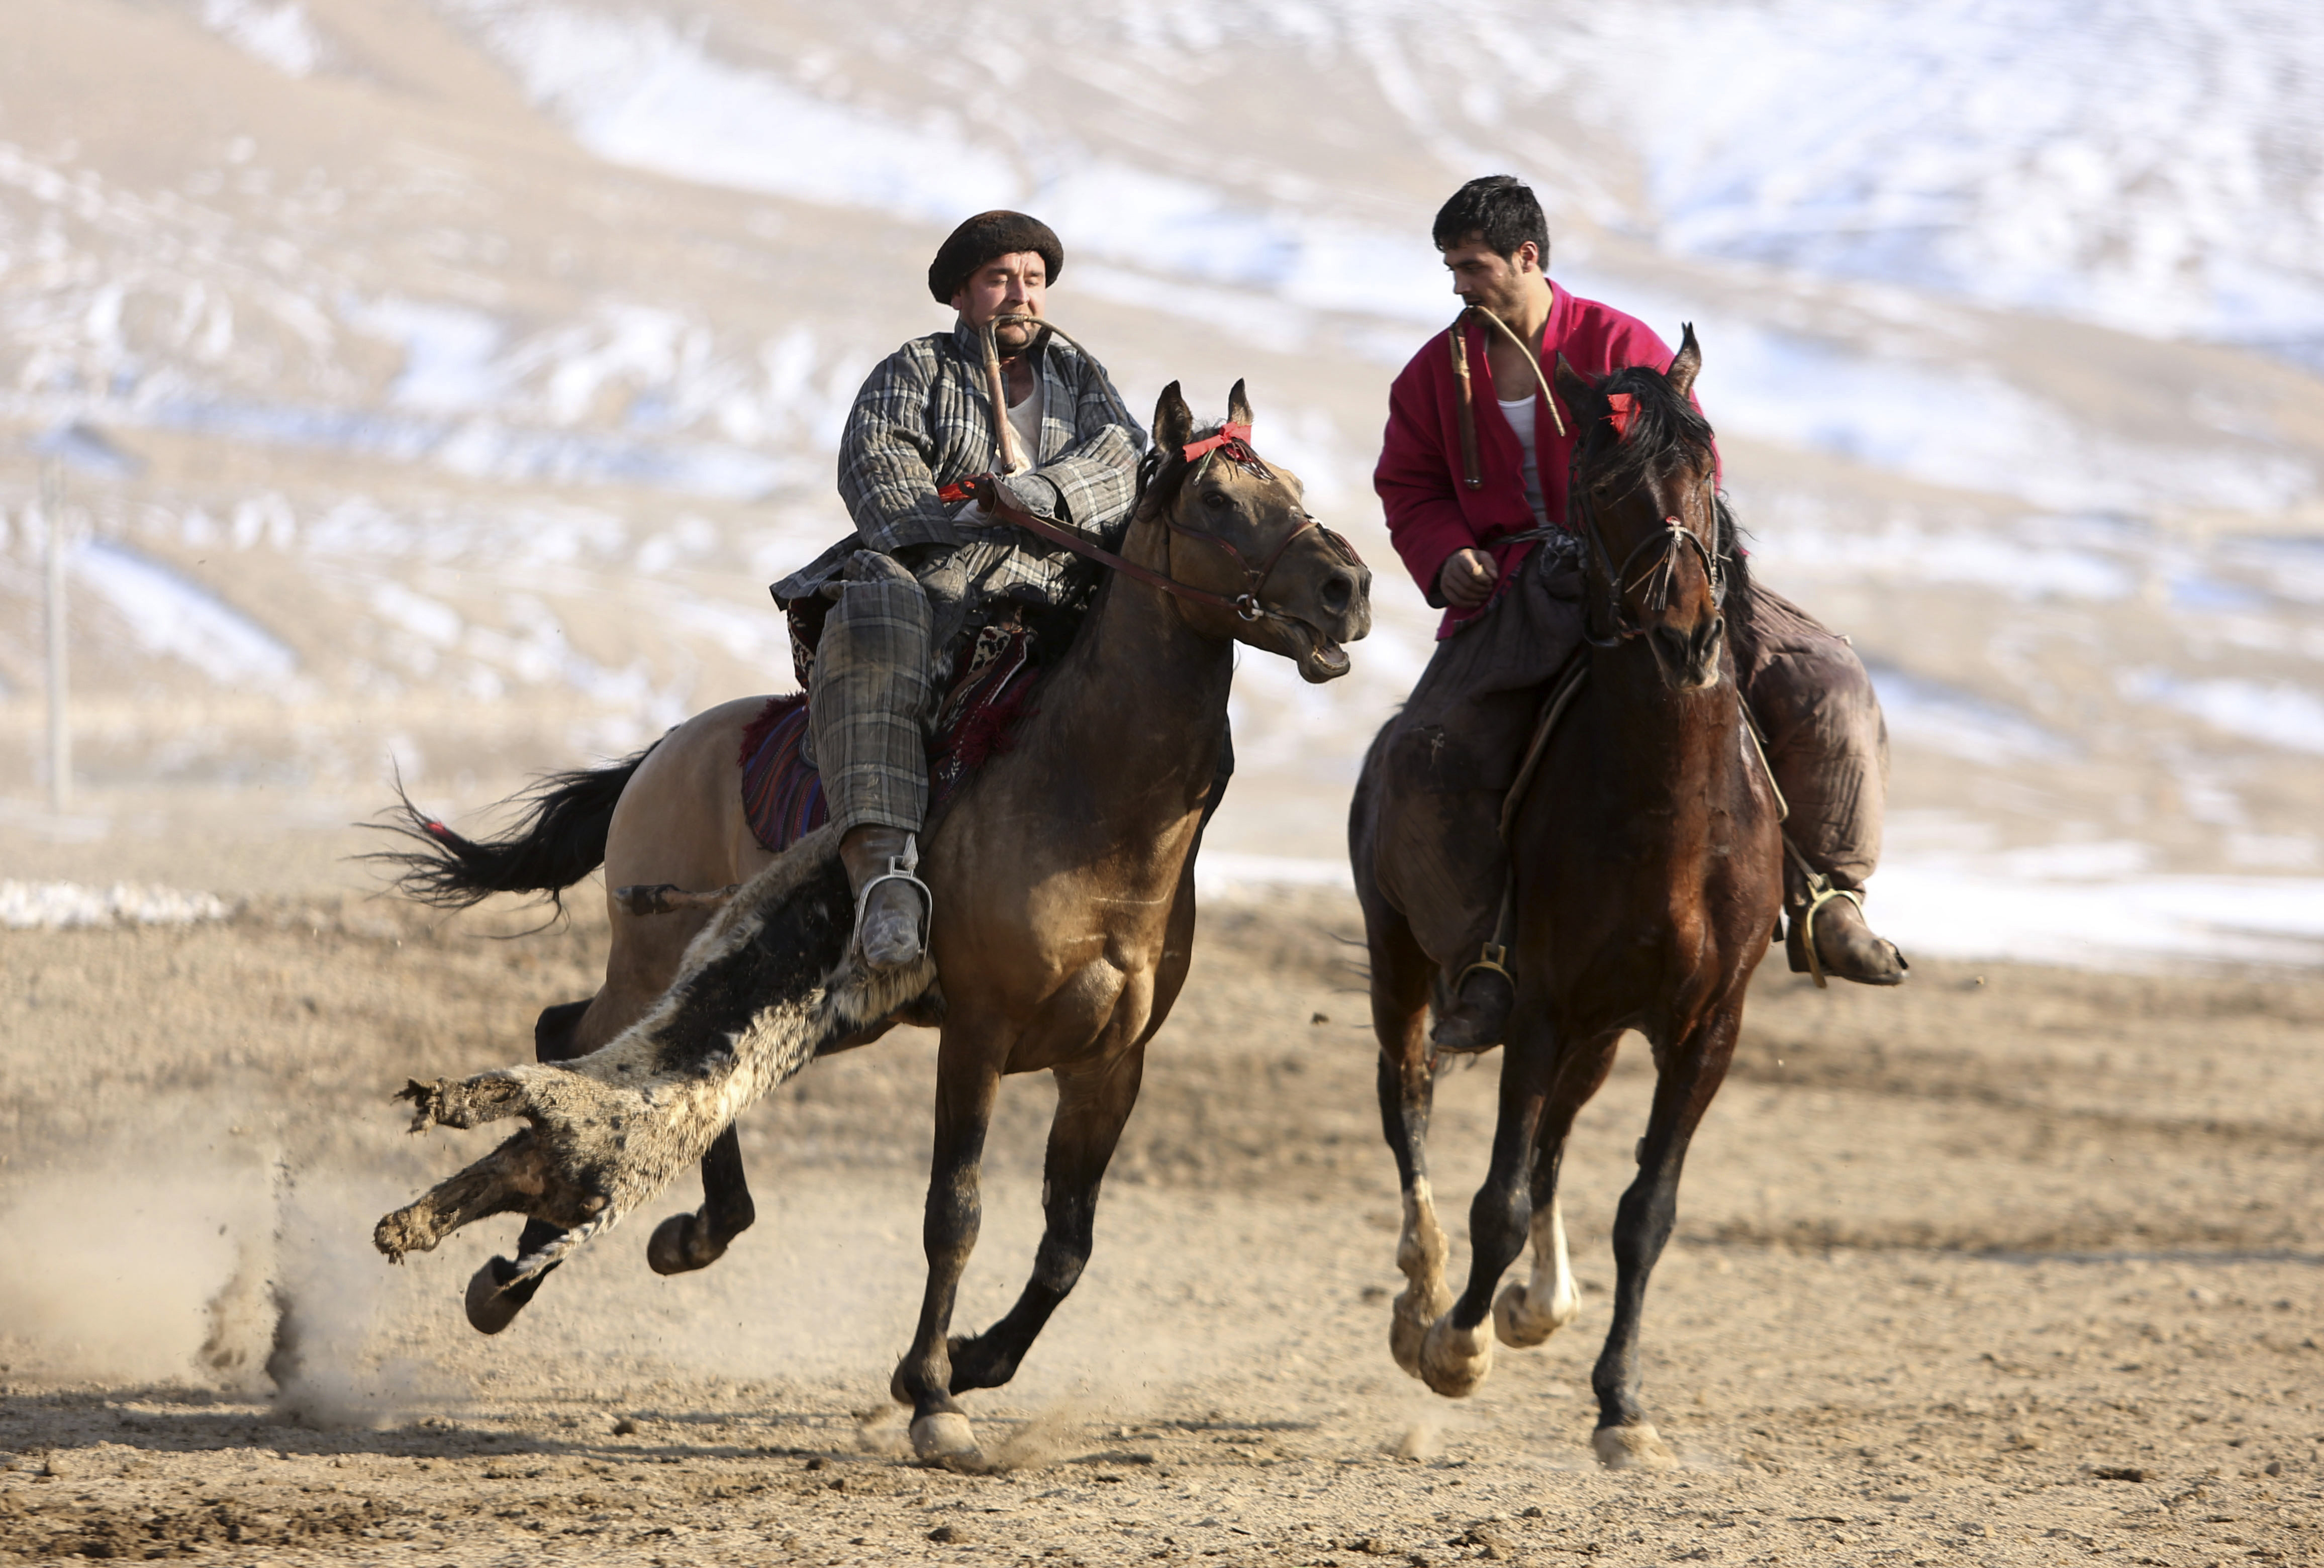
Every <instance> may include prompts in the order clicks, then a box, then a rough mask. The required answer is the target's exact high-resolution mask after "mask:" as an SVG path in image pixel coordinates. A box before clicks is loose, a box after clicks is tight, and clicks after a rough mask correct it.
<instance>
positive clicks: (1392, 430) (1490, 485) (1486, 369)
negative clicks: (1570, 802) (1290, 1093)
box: [1357, 175, 1905, 1050]
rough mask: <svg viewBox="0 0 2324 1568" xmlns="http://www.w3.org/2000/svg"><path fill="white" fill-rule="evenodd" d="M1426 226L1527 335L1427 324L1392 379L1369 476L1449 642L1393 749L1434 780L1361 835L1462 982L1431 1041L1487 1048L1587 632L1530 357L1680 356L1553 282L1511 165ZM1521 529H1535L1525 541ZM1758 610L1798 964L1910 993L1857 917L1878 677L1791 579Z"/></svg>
mask: <svg viewBox="0 0 2324 1568" xmlns="http://www.w3.org/2000/svg"><path fill="white" fill-rule="evenodd" d="M1434 237H1435V241H1436V245H1437V248H1438V249H1439V250H1441V251H1442V252H1443V254H1444V264H1445V266H1446V267H1448V268H1449V269H1451V271H1452V290H1453V292H1454V293H1456V294H1458V295H1459V296H1460V297H1461V299H1462V301H1463V302H1464V303H1465V304H1467V305H1470V306H1472V307H1475V308H1477V309H1480V310H1483V311H1487V312H1489V313H1490V314H1492V315H1493V316H1495V317H1498V318H1499V319H1500V320H1501V322H1503V323H1504V324H1506V325H1507V326H1508V327H1510V328H1511V329H1512V331H1514V333H1515V334H1516V336H1517V338H1519V339H1521V340H1522V341H1523V343H1524V345H1526V346H1525V347H1520V346H1519V345H1518V344H1517V343H1513V342H1511V341H1510V340H1509V336H1508V334H1506V333H1503V332H1500V331H1499V330H1498V329H1494V330H1488V329H1487V328H1488V327H1489V323H1483V322H1480V321H1477V320H1475V319H1474V318H1472V317H1470V316H1464V317H1463V318H1462V321H1461V322H1460V323H1458V324H1456V326H1455V327H1454V328H1453V329H1452V331H1453V332H1457V333H1459V334H1460V335H1461V336H1460V338H1459V340H1458V341H1457V342H1456V341H1455V340H1454V339H1453V337H1452V333H1439V334H1437V335H1436V336H1435V337H1432V338H1431V339H1429V341H1428V343H1427V345H1426V346H1425V347H1423V348H1422V349H1421V351H1420V352H1419V353H1418V354H1416V355H1414V356H1413V358H1412V362H1411V363H1410V364H1407V365H1406V366H1405V368H1404V371H1403V373H1402V374H1399V375H1398V376H1397V379H1396V384H1395V386H1394V387H1393V388H1392V389H1391V391H1390V392H1389V394H1388V432H1387V436H1386V438H1385V441H1384V444H1383V447H1382V449H1381V452H1380V459H1379V468H1378V469H1377V470H1376V471H1375V473H1374V475H1373V485H1374V488H1376V489H1377V490H1378V491H1379V496H1380V500H1381V502H1382V503H1383V504H1384V505H1385V507H1386V509H1387V513H1388V537H1389V538H1390V540H1393V541H1394V543H1395V545H1396V549H1397V554H1399V555H1401V556H1402V557H1403V558H1404V563H1405V566H1406V567H1407V568H1409V569H1410V571H1411V573H1412V576H1413V580H1414V581H1415V582H1416V583H1418V584H1419V585H1420V588H1421V592H1422V593H1423V594H1425V595H1426V596H1427V599H1428V602H1429V604H1432V605H1436V606H1439V607H1442V608H1443V610H1444V619H1443V623H1441V624H1440V625H1439V626H1438V628H1437V632H1436V635H1437V639H1438V641H1437V650H1436V656H1435V657H1434V659H1432V660H1431V661H1430V663H1429V667H1428V669H1427V671H1426V673H1425V674H1424V675H1423V676H1422V677H1421V679H1420V684H1419V685H1418V686H1417V687H1415V688H1414V690H1413V694H1412V699H1411V701H1410V702H1408V703H1407V704H1406V706H1405V708H1404V710H1403V712H1402V713H1401V714H1400V715H1398V717H1397V719H1396V720H1395V721H1393V723H1392V724H1391V726H1390V731H1389V733H1384V734H1383V736H1382V737H1381V742H1380V743H1381V744H1384V745H1390V746H1393V747H1406V748H1411V747H1417V748H1420V750H1421V752H1424V753H1425V760H1426V761H1425V769H1424V770H1425V772H1426V773H1427V775H1428V781H1427V782H1426V783H1425V785H1424V787H1423V788H1421V789H1416V790H1410V791H1403V792H1400V793H1399V798H1397V800H1396V802H1395V803H1394V804H1393V805H1382V804H1381V803H1379V802H1376V801H1371V800H1366V799H1361V798H1360V800H1359V802H1358V807H1357V809H1358V811H1359V813H1363V812H1367V811H1373V812H1376V813H1377V816H1376V818H1375V819H1374V820H1372V821H1370V822H1369V823H1368V824H1367V823H1363V822H1360V823H1359V824H1358V826H1357V831H1359V832H1369V833H1370V834H1372V835H1374V842H1375V844H1376V848H1377V854H1376V857H1375V858H1376V862H1377V865H1378V868H1379V883H1380V887H1381V890H1382V891H1383V892H1384V893H1385V894H1386V895H1387V896H1388V897H1389V898H1390V899H1392V900H1393V901H1394V902H1395V903H1396V904H1397V908H1398V909H1401V910H1402V911H1403V912H1404V914H1405V916H1406V919H1407V920H1408V921H1409V922H1410V924H1411V927H1412V930H1413V935H1414V936H1415V937H1416V938H1417V940H1418V941H1419V943H1420V945H1421V947H1422V949H1423V950H1424V951H1425V952H1426V953H1427V954H1428V955H1429V956H1430V957H1431V958H1433V959H1434V960H1435V962H1436V963H1437V964H1438V965H1439V966H1440V967H1441V968H1442V970H1443V973H1444V975H1445V976H1446V979H1447V990H1448V992H1449V997H1448V1001H1447V1005H1445V1006H1444V1007H1443V1008H1442V1009H1441V1010H1440V1013H1439V1017H1438V1019H1437V1023H1436V1029H1435V1034H1434V1039H1435V1041H1436V1044H1437V1046H1438V1047H1439V1048H1441V1049H1446V1050H1480V1049H1483V1048H1484V1047H1489V1046H1491V1045H1494V1044H1497V1043H1498V1042H1499V1039H1500V1038H1501V1030H1502V1027H1503V1025H1504V1024H1505V1023H1506V1021H1507V1019H1508V1010H1509V1006H1510V1003H1511V1002H1512V1001H1514V1000H1515V991H1514V988H1513V986H1512V984H1511V982H1510V980H1509V978H1508V974H1507V973H1506V972H1505V971H1504V970H1503V969H1502V968H1501V967H1500V966H1499V965H1498V964H1493V963H1491V962H1490V961H1489V960H1490V958H1491V956H1493V952H1492V951H1489V950H1497V949H1498V948H1499V945H1500V941H1501V940H1504V938H1498V936H1497V933H1496V930H1495V925H1496V920H1497V917H1498V916H1499V910H1500V906H1501V892H1502V889H1503V886H1504V884H1505V882H1506V881H1507V878H1508V860H1507V857H1506V855H1505V854H1504V853H1503V850H1502V845H1501V840H1500V834H1499V818H1500V808H1501V798H1502V796H1503V794H1504V793H1505V792H1506V791H1507V790H1508V788H1509V786H1510V785H1511V784H1512V783H1513V782H1515V779H1516V776H1517V769H1518V766H1519V763H1520V761H1521V757H1522V753H1523V752H1524V749H1525V747H1526V742H1527V741H1528V740H1529V739H1530V737H1531V733H1532V729H1533V724H1534V722H1535V714H1536V709H1537V704H1538V702H1539V699H1540V689H1541V687H1542V686H1543V685H1544V684H1545V682H1547V681H1548V680H1549V678H1551V677H1552V676H1554V674H1555V673H1556V672H1557V670H1558V669H1559V668H1560V667H1561V666H1563V664H1564V663H1565V662H1566V661H1567V660H1568V659H1571V658H1572V656H1573V655H1574V654H1575V653H1576V652H1577V651H1578V650H1580V649H1581V647H1582V540H1581V538H1580V536H1579V535H1577V534H1575V533H1573V532H1572V531H1571V529H1570V525H1569V522H1568V518H1567V512H1566V495H1565V487H1566V476H1567V473H1568V466H1569V463H1570V461H1571V459H1572V451H1573V434H1572V432H1571V431H1570V430H1569V429H1566V427H1565V421H1564V420H1563V419H1562V417H1561V414H1560V410H1558V409H1557V408H1556V407H1554V405H1551V404H1548V403H1546V402H1545V401H1544V400H1543V399H1542V397H1541V396H1540V393H1539V385H1540V383H1539V382H1538V381H1536V379H1535V375H1534V373H1533V370H1532V369H1531V368H1530V367H1529V366H1528V365H1527V364H1526V355H1527V353H1528V351H1530V353H1531V354H1532V355H1533V356H1534V357H1535V359H1536V360H1537V361H1538V363H1539V364H1541V366H1542V367H1543V369H1544V371H1545V373H1551V374H1554V369H1555V366H1556V364H1557V358H1558V355H1561V354H1562V355H1564V356H1565V358H1566V360H1567V362H1568V363H1570V364H1572V366H1573V367H1574V369H1576V370H1578V371H1581V372H1582V373H1583V374H1587V375H1590V376H1593V377H1595V376H1602V375H1604V374H1607V373H1609V371H1613V370H1616V369H1618V368H1620V367H1622V366H1624V365H1631V364H1645V365H1651V366H1653V367H1654V368H1655V369H1657V370H1660V369H1663V368H1665V366H1667V365H1668V364H1670V363H1671V350H1670V348H1669V346H1667V345H1665V343H1664V342H1663V340H1662V339H1661V338H1659V337H1655V334H1654V333H1653V332H1652V331H1650V330H1648V329H1647V327H1646V326H1645V325H1644V324H1643V323H1641V322H1639V321H1637V320H1636V319H1635V318H1631V317H1628V316H1625V315H1623V314H1622V313H1621V312H1620V311H1618V310H1615V309H1609V307H1607V306H1604V305H1600V304H1599V303H1598V302H1597V301H1595V300H1582V299H1577V298H1575V297H1574V296H1573V295H1572V294H1571V293H1568V292H1567V291H1565V290H1563V289H1562V288H1559V287H1558V286H1557V285H1555V284H1554V283H1553V282H1551V281H1550V280H1549V278H1548V276H1547V274H1546V273H1545V271H1544V268H1545V266H1546V264H1547V262H1548V257H1549V231H1548V225H1547V223H1546V222H1545V219H1544V218H1543V217H1542V210H1541V206H1540V204H1539V203H1538V202H1537V201H1535V198H1534V194H1533V192H1532V191H1531V190H1530V189H1527V188H1526V186H1524V185H1522V184H1520V183H1518V181H1517V180H1515V179H1513V178H1511V177H1510V176H1508V175H1493V176H1489V177H1487V178H1485V179H1481V180H1471V181H1470V182H1469V183H1468V184H1466V185H1464V186H1462V188H1461V189H1460V190H1459V191H1458V192H1456V193H1455V194H1454V195H1453V197H1452V200H1450V201H1448V202H1446V203H1445V204H1444V207H1443V209H1442V210H1441V211H1439V212H1438V213H1437V215H1436V222H1435V226H1434ZM1464 381H1465V383H1466V385H1465V387H1464V385H1463V383H1464ZM1464 394H1465V397H1464ZM1463 401H1466V402H1467V403H1468V405H1469V409H1470V413H1469V417H1468V420H1467V426H1468V429H1466V430H1465V431H1464V429H1463V419H1462V403H1463ZM1527 534H1531V535H1535V536H1536V537H1535V539H1530V540H1528V539H1523V538H1520V537H1518V536H1522V535H1527ZM1753 609H1754V617H1755V621H1756V623H1757V627H1758V629H1759V644H1760V645H1759V647H1758V648H1757V650H1755V652H1754V653H1753V654H1752V655H1751V657H1750V660H1749V667H1748V668H1747V669H1741V670H1738V672H1737V673H1738V685H1740V686H1741V687H1742V688H1743V694H1744V697H1745V700H1746V701H1747V702H1748V704H1749V706H1750V708H1751V711H1752V713H1753V714H1754V715H1755V716H1757V719H1758V721H1759V724H1760V728H1761V729H1762V730H1763V731H1764V732H1765V733H1766V738H1767V752H1768V758H1769V761H1770V763H1771V765H1772V766H1773V769H1774V770H1775V777H1776V781H1777V783H1778V784H1779V786H1780V787H1781V788H1782V789H1783V791H1784V798H1785V799H1786V800H1787V801H1788V802H1789V804H1790V807H1791V816H1790V819H1789V821H1788V822H1787V823H1786V825H1785V832H1786V835H1788V836H1789V838H1790V839H1791V841H1792V843H1793V844H1794V846H1795V848H1796V849H1797V850H1798V852H1799V853H1800V855H1801V856H1802V857H1803V858H1804V859H1806V861H1807V862H1808V863H1809V864H1810V865H1811V866H1812V867H1813V872H1812V873H1810V872H1803V870H1802V869H1801V868H1800V867H1799V866H1798V865H1797V864H1795V863H1788V857H1787V863H1786V865H1785V867H1784V875H1785V900H1784V901H1785V908H1786V912H1787V914H1788V915H1789V917H1790V918H1789V919H1788V921H1787V922H1786V924H1787V926H1788V927H1789V930H1788V936H1787V941H1786V946H1787V949H1788V951H1789V955H1790V959H1791V965H1792V968H1793V969H1794V970H1795V971H1800V972H1803V973H1804V972H1810V971H1812V972H1814V973H1817V975H1818V977H1819V978H1821V976H1823V975H1827V974H1831V975H1839V976H1840V977H1841V978H1843V979H1847V980H1853V981H1858V982H1862V983H1864V984H1867V985H1895V984H1896V983H1897V982H1900V981H1902V980H1903V979H1904V970H1905V964H1904V957H1903V955H1900V954H1899V953H1898V952H1897V951H1896V948H1895V945H1894V944H1892V943H1890V942H1887V941H1886V940H1884V939H1883V938H1881V937H1879V936H1875V935H1874V934H1873V932H1872V930H1871V928H1870V927H1868V926H1867V925H1866V923H1865V919H1864V913H1863V886H1864V880H1865V879H1866V878H1867V877H1868V876H1869V875H1871V873H1872V870H1873V867H1874V865H1875V864H1876V863H1877V861H1878V859H1879V855H1880V819H1881V810H1882V805H1883V801H1884V796H1885V792H1886V779H1887V771H1888V737H1887V731H1886V725H1885V724H1884V723H1883V722H1882V719H1881V716H1880V705H1879V702H1878V699H1877V698H1876V697H1875V696H1873V692H1872V682H1871V678H1870V677H1868V676H1867V674H1866V673H1865V669H1864V666H1863V663H1862V661H1861V660H1859V659H1858V658H1857V657H1856V653H1855V650H1853V649H1851V648H1850V647H1849V645H1848V643H1847V641H1846V640H1845V639H1842V638H1840V637H1838V636H1835V635H1834V634H1833V633H1831V632H1828V631H1826V630H1824V628H1823V627H1821V626H1820V625H1818V624H1817V623H1815V622H1814V621H1812V619H1810V618H1809V617H1808V616H1807V614H1806V613H1804V612H1803V611H1801V610H1800V609H1799V608H1798V607H1797V606H1795V605H1794V604H1791V603H1789V602H1788V601H1787V600H1784V598H1782V597H1781V596H1780V595H1775V594H1771V593H1769V592H1767V591H1766V589H1764V588H1759V587H1757V586H1756V585H1755V586H1754V590H1753ZM1811 910H1812V911H1813V918H1812V920H1811V919H1809V918H1808V915H1809V913H1810V911H1811ZM1811 930H1812V935H1813V952H1812V955H1811V953H1810V951H1809V946H1808V942H1807V934H1808V932H1809V931H1811ZM1480 960H1484V961H1483V962H1480Z"/></svg>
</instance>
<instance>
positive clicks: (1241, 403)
mask: <svg viewBox="0 0 2324 1568" xmlns="http://www.w3.org/2000/svg"><path fill="white" fill-rule="evenodd" d="M1227 422H1228V423H1230V424H1235V425H1248V424H1250V422H1251V419H1250V397H1249V396H1248V395H1246V394H1245V393H1244V392H1243V390H1242V383H1241V381H1240V380H1237V381H1236V383H1234V391H1232V392H1229V393H1227Z"/></svg>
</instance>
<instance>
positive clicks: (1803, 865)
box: [1787, 841, 1864, 991]
mask: <svg viewBox="0 0 2324 1568" xmlns="http://www.w3.org/2000/svg"><path fill="white" fill-rule="evenodd" d="M1787 846H1788V841H1787ZM1792 853H1793V856H1794V859H1796V860H1797V861H1798V862H1799V867H1800V873H1801V875H1803V876H1804V877H1805V878H1806V879H1807V884H1808V907H1807V909H1805V910H1803V912H1801V913H1800V914H1798V915H1795V916H1794V917H1793V918H1794V919H1795V920H1797V921H1799V923H1800V945H1801V947H1802V948H1803V949H1805V951H1806V953H1807V955H1808V973H1809V975H1810V976H1811V977H1812V979H1813V980H1814V981H1815V982H1816V989H1817V990H1818V991H1828V990H1830V989H1831V988H1830V987H1829V986H1827V985H1826V984H1825V983H1824V978H1823V959H1822V958H1821V956H1819V955H1817V953H1816V945H1815V918H1816V911H1817V910H1818V909H1822V908H1823V907H1824V906H1825V905H1826V904H1829V903H1832V902H1834V901H1835V900H1837V899H1847V900H1848V901H1849V903H1851V904H1854V905H1855V906H1856V909H1857V913H1858V914H1862V913H1863V912H1864V895H1863V894H1862V893H1859V892H1858V891H1857V890H1855V889H1853V888H1836V887H1833V886H1832V885H1831V878H1830V877H1827V876H1823V875H1821V874H1819V873H1818V872H1813V871H1812V870H1810V869H1809V867H1808V862H1807V857H1806V856H1804V855H1802V854H1800V853H1799V852H1798V851H1797V850H1794V851H1793V852H1792Z"/></svg>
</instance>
